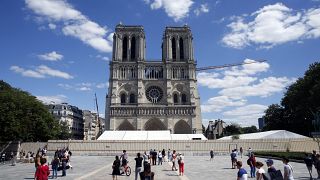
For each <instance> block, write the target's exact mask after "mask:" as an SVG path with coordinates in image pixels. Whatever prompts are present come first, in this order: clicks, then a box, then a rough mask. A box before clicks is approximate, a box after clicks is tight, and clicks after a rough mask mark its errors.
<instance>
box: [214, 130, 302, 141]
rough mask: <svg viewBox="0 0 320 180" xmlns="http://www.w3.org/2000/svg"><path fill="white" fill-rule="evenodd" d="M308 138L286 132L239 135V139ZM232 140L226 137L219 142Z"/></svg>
mask: <svg viewBox="0 0 320 180" xmlns="http://www.w3.org/2000/svg"><path fill="white" fill-rule="evenodd" d="M300 138H308V137H307V136H303V135H300V134H297V133H293V132H290V131H286V130H273V131H264V132H258V133H249V134H239V139H300ZM229 139H232V136H226V137H223V138H220V139H219V140H229Z"/></svg>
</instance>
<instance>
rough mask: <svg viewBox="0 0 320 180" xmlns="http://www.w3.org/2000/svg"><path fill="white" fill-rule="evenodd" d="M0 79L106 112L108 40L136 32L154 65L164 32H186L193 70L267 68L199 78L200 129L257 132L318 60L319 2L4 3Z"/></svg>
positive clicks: (28, 0) (137, 0) (58, 0)
mask: <svg viewBox="0 0 320 180" xmlns="http://www.w3.org/2000/svg"><path fill="white" fill-rule="evenodd" d="M0 20H1V23H2V26H1V28H0V37H1V38H0V50H1V51H0V52H1V53H0V60H1V66H0V79H3V80H4V81H6V82H8V83H10V84H11V85H12V86H14V87H18V88H21V89H23V90H26V91H29V92H30V93H32V94H33V95H35V96H37V97H38V98H39V99H41V100H42V101H45V102H50V101H54V102H57V103H60V102H68V103H70V104H72V105H76V106H78V107H80V108H82V109H89V110H92V109H95V106H94V93H97V96H98V101H99V106H100V111H101V113H104V106H105V94H106V92H107V87H108V83H107V82H108V78H109V69H108V62H109V61H110V58H111V53H112V52H111V51H112V33H113V31H114V28H115V26H116V25H117V24H118V23H119V22H122V23H123V24H126V25H143V26H144V28H145V32H146V42H147V49H146V56H147V59H161V38H162V33H163V31H164V28H165V27H166V26H182V25H185V24H188V25H189V26H190V27H191V29H192V33H193V37H194V42H193V43H194V48H195V58H196V60H197V62H198V67H204V66H209V65H223V64H230V63H239V62H253V61H256V60H267V61H266V62H263V63H255V64H248V65H243V66H238V67H233V68H225V69H218V70H211V71H206V72H200V73H198V74H197V77H198V87H199V92H200V96H201V104H202V105H201V108H202V118H203V122H204V124H207V121H209V120H214V119H217V118H220V119H223V120H225V121H226V122H229V123H230V122H236V123H239V124H241V125H242V126H250V125H257V118H258V117H261V116H262V115H263V111H264V110H265V109H266V108H267V106H268V105H270V104H272V103H278V102H279V101H280V100H281V97H282V96H283V92H284V90H285V88H286V87H287V86H289V85H290V84H291V83H292V82H294V81H295V80H296V78H299V77H301V76H303V73H304V71H305V70H307V68H308V66H309V64H311V63H313V62H315V61H319V60H320V57H319V52H320V41H319V40H320V1H319V0H303V1H301V0H290V1H289V0H287V1H274V0H270V1H251V0H242V1H232V0H224V1H222V0H216V1H214V0H199V1H195V0H175V1H171V0H135V1H133V0H130V1H129V0H128V1H125V0H117V1H104V0H96V1H76V0H55V1H50V0H17V1H12V0H3V1H1V6H0Z"/></svg>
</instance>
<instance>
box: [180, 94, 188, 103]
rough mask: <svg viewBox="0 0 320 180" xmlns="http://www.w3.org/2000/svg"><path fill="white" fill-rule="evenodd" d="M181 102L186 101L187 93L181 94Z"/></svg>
mask: <svg viewBox="0 0 320 180" xmlns="http://www.w3.org/2000/svg"><path fill="white" fill-rule="evenodd" d="M181 102H182V104H185V103H187V95H185V94H182V95H181Z"/></svg>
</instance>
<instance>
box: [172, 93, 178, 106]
mask: <svg viewBox="0 0 320 180" xmlns="http://www.w3.org/2000/svg"><path fill="white" fill-rule="evenodd" d="M173 103H174V104H178V95H177V94H174V95H173Z"/></svg>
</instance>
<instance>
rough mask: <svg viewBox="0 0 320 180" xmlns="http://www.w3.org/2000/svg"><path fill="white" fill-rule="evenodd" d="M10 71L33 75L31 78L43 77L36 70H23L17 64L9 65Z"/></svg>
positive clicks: (27, 75) (28, 75)
mask: <svg viewBox="0 0 320 180" xmlns="http://www.w3.org/2000/svg"><path fill="white" fill-rule="evenodd" d="M10 70H11V71H14V72H15V73H18V74H21V75H22V76H24V77H33V78H45V76H44V75H43V74H41V73H39V72H37V71H33V70H25V69H23V68H21V67H19V66H11V67H10Z"/></svg>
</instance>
